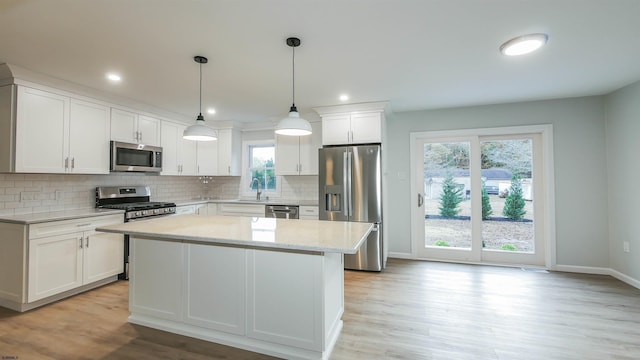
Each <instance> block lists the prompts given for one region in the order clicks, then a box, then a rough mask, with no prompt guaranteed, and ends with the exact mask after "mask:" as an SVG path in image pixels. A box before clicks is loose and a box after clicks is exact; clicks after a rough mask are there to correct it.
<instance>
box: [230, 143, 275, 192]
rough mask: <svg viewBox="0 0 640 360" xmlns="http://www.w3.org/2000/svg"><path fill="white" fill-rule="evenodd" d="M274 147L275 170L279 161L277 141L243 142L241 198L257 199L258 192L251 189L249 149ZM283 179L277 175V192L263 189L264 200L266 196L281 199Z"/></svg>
mask: <svg viewBox="0 0 640 360" xmlns="http://www.w3.org/2000/svg"><path fill="white" fill-rule="evenodd" d="M265 145H266V146H273V148H274V158H273V162H274V168H275V166H276V161H277V159H276V158H275V147H276V141H275V139H273V140H271V139H265V140H245V141H243V142H242V174H241V176H240V191H239V193H240V196H241V197H246V198H255V196H256V191H255V190H252V189H251V186H250V184H251V180H252V179H250V175H249V171H250V167H249V166H250V163H249V148H250V147H252V146H265ZM281 185H282V177H281V176H278V175H276V188H275V190H265V189H262V196H263V199H264V198H265V197H266V196H269V197H280V195H281V194H282V189H281Z"/></svg>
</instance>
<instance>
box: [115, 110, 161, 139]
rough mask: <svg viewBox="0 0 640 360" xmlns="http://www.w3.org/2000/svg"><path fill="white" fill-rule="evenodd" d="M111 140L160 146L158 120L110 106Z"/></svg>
mask: <svg viewBox="0 0 640 360" xmlns="http://www.w3.org/2000/svg"><path fill="white" fill-rule="evenodd" d="M111 140H114V141H122V142H128V143H133V144H145V145H153V146H160V120H159V119H155V118H152V117H149V116H145V115H140V114H137V113H134V112H131V111H126V110H121V109H118V108H111Z"/></svg>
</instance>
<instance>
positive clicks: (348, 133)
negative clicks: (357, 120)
mask: <svg viewBox="0 0 640 360" xmlns="http://www.w3.org/2000/svg"><path fill="white" fill-rule="evenodd" d="M350 133H351V131H349V130H347V142H349V141H351V140H349V138H350V137H351V134H350Z"/></svg>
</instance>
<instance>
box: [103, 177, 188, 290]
mask: <svg viewBox="0 0 640 360" xmlns="http://www.w3.org/2000/svg"><path fill="white" fill-rule="evenodd" d="M150 199H151V189H150V188H149V187H148V186H100V187H97V188H96V208H104V209H118V210H124V222H129V221H138V220H144V219H149V218H155V217H158V216H166V215H173V214H175V213H176V204H175V203H172V202H157V201H150ZM124 269H125V270H124V273H122V274H120V276H119V278H120V279H128V278H129V236H128V235H125V237H124Z"/></svg>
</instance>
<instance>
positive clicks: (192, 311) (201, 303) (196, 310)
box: [183, 244, 247, 335]
mask: <svg viewBox="0 0 640 360" xmlns="http://www.w3.org/2000/svg"><path fill="white" fill-rule="evenodd" d="M185 249H186V250H185V260H184V264H185V265H186V271H185V274H184V276H185V279H184V281H185V290H184V292H185V299H184V300H185V301H184V304H183V314H184V322H186V323H187V324H193V325H196V326H200V327H203V328H207V329H214V330H220V331H224V332H228V333H232V334H237V335H244V334H245V291H246V290H245V289H246V286H245V278H246V262H247V260H246V250H245V249H243V248H234V247H225V246H211V245H199V244H185Z"/></svg>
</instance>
